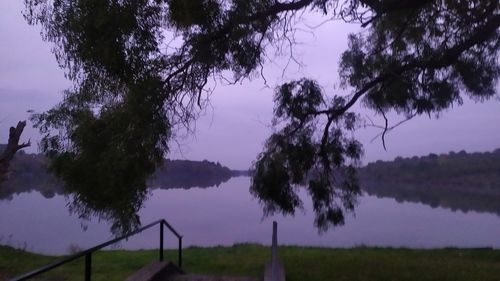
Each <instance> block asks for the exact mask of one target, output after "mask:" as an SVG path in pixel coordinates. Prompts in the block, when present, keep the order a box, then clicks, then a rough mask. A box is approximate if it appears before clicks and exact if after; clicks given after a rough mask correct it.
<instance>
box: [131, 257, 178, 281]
mask: <svg viewBox="0 0 500 281" xmlns="http://www.w3.org/2000/svg"><path fill="white" fill-rule="evenodd" d="M179 273H182V271H180V270H179V269H178V268H177V266H175V265H174V264H173V263H171V262H166V261H161V262H160V261H154V262H152V263H150V264H148V265H146V266H144V267H143V268H141V269H139V270H138V271H136V272H134V273H133V274H132V275H130V276H129V277H128V278H127V279H126V281H160V280H163V279H164V277H165V276H168V275H170V274H179Z"/></svg>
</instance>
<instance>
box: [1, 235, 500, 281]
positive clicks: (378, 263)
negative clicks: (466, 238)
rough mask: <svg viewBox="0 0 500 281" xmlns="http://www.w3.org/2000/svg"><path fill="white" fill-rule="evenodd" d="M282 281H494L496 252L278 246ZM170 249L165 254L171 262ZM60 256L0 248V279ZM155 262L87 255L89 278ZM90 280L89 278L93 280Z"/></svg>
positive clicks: (232, 266)
mask: <svg viewBox="0 0 500 281" xmlns="http://www.w3.org/2000/svg"><path fill="white" fill-rule="evenodd" d="M279 254H280V256H281V258H282V260H283V262H284V265H285V268H286V273H287V280H311V281H314V280H330V279H332V278H333V277H332V276H335V279H336V280H410V281H411V280H415V281H416V280H457V281H461V280H464V281H465V280H484V281H488V280H497V279H498V272H500V249H492V248H474V249H472V248H440V249H409V248H386V247H365V246H360V247H355V248H327V247H305V246H280V247H279ZM176 255H177V251H176V250H170V249H169V250H166V251H165V257H166V259H167V260H175V257H176ZM62 257H63V256H45V255H39V254H33V253H29V252H25V251H22V250H16V249H14V248H11V247H6V246H0V280H7V279H9V278H12V277H15V276H17V275H19V274H21V273H25V272H27V271H30V270H33V269H36V268H38V267H40V266H44V265H46V264H49V263H51V262H54V261H57V260H59V259H60V258H62ZM157 258H158V250H157V249H153V250H106V251H99V252H96V253H95V254H94V255H93V258H92V262H93V279H92V280H103V281H104V280H106V281H113V280H124V279H125V278H126V276H128V275H129V274H131V273H132V272H134V271H135V270H137V269H139V268H140V267H142V266H144V265H145V264H147V263H149V262H151V261H153V260H156V259H157ZM269 259H270V248H269V246H262V245H258V244H236V245H233V246H222V247H221V246H216V247H187V248H184V249H183V267H184V269H185V270H186V271H187V272H193V273H207V274H220V275H234V276H243V275H247V276H254V277H259V276H262V272H263V270H264V264H265V262H266V261H267V260H269ZM82 269H83V260H82V259H80V260H77V261H75V262H71V263H70V264H68V265H65V266H63V267H61V268H58V269H56V270H55V271H53V272H49V273H46V274H47V277H49V279H50V277H51V276H57V277H58V279H60V277H61V276H62V277H64V279H65V280H78V279H81V277H82V275H81V274H82ZM94 277H95V279H94Z"/></svg>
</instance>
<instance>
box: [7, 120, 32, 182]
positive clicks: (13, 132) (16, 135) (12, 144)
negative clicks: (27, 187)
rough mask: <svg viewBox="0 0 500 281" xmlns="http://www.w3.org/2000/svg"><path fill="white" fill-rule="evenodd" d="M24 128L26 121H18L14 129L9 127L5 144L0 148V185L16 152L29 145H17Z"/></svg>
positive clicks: (27, 143)
mask: <svg viewBox="0 0 500 281" xmlns="http://www.w3.org/2000/svg"><path fill="white" fill-rule="evenodd" d="M24 127H26V121H19V122H18V123H17V126H16V127H10V129H9V139H8V141H7V144H6V145H5V146H2V147H0V183H2V182H3V181H4V180H5V178H6V175H7V172H8V170H9V165H10V162H11V161H12V158H14V155H15V154H16V152H18V151H19V150H21V149H23V148H26V147H28V146H30V145H31V143H30V141H28V142H23V143H19V141H20V138H21V134H22V133H23V130H24Z"/></svg>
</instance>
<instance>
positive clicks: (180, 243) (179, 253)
mask: <svg viewBox="0 0 500 281" xmlns="http://www.w3.org/2000/svg"><path fill="white" fill-rule="evenodd" d="M177 252H178V255H179V257H178V259H179V268H182V236H180V237H179V250H178V251H177Z"/></svg>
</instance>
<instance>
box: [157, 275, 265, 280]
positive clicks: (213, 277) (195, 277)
mask: <svg viewBox="0 0 500 281" xmlns="http://www.w3.org/2000/svg"><path fill="white" fill-rule="evenodd" d="M166 280H168V281H260V279H258V278H253V277H246V276H217V275H201V274H175V275H171V276H170V277H169V278H168V279H166Z"/></svg>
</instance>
